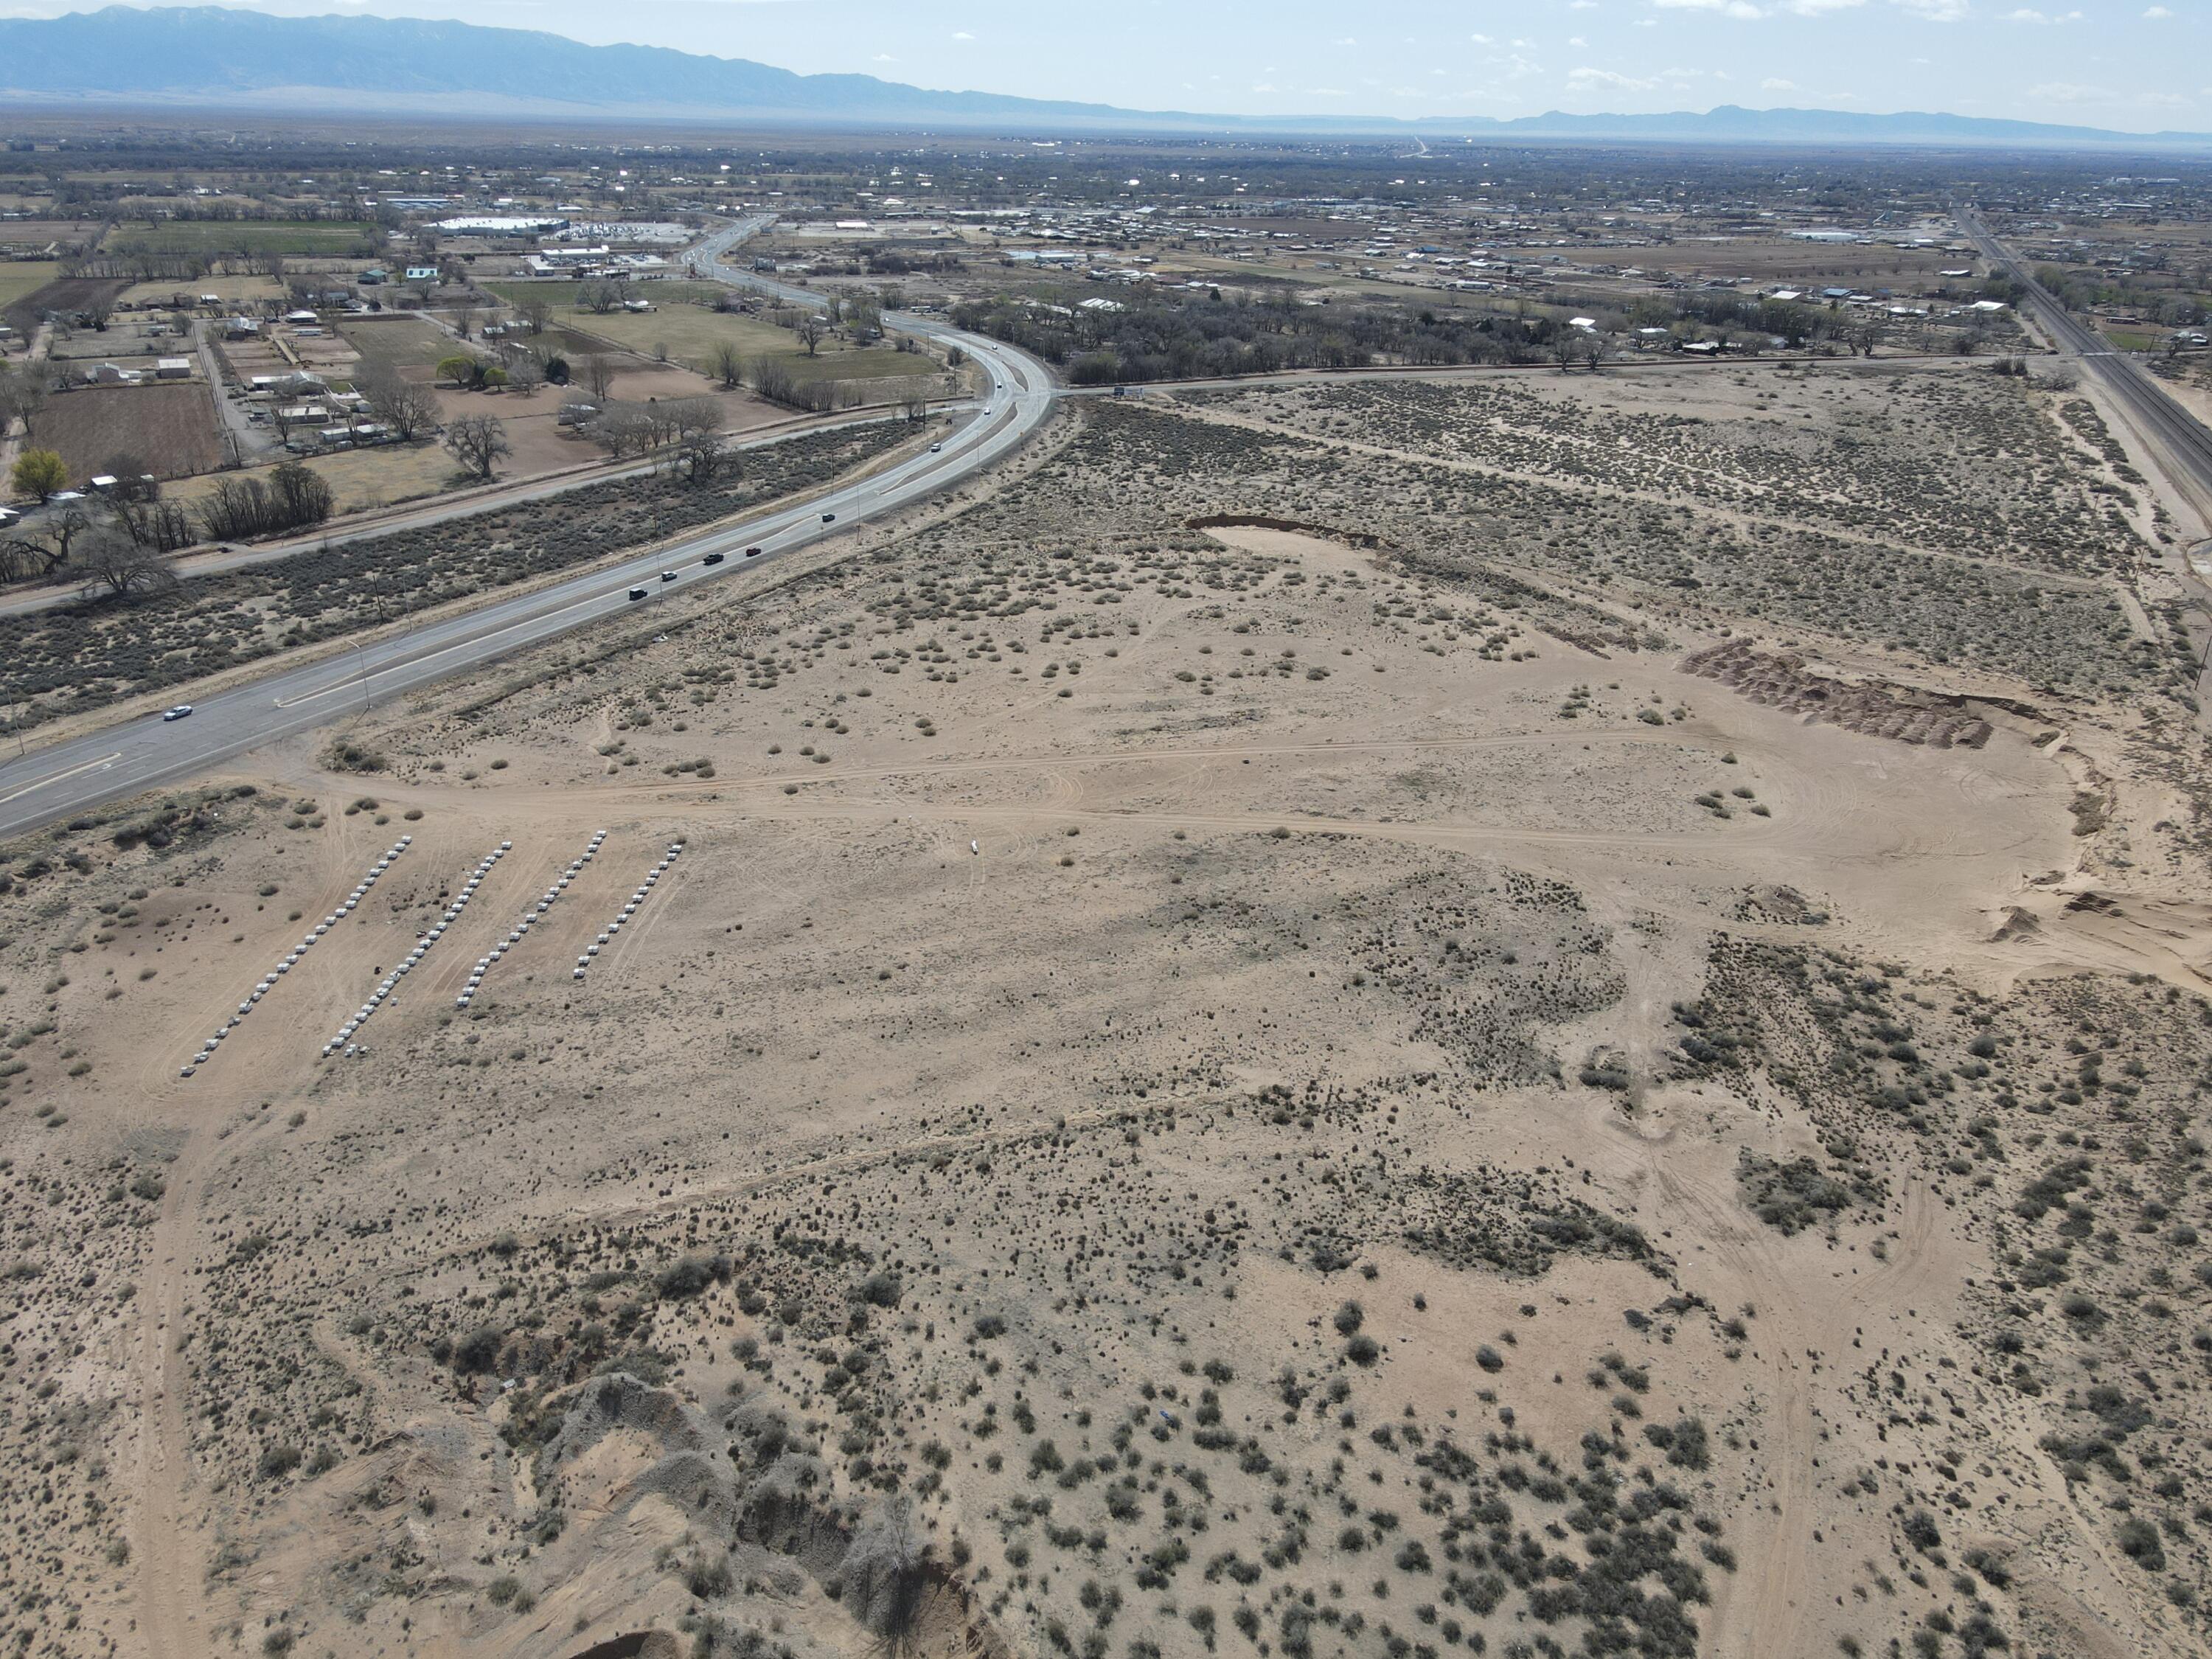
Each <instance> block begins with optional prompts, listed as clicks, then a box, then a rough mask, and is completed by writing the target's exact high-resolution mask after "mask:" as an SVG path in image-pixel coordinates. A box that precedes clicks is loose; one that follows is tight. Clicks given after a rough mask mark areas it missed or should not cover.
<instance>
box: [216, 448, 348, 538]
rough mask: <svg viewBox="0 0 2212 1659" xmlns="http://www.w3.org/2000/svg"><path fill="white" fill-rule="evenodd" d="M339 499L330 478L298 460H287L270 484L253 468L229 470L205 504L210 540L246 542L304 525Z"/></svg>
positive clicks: (319, 519)
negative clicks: (257, 474) (333, 490)
mask: <svg viewBox="0 0 2212 1659" xmlns="http://www.w3.org/2000/svg"><path fill="white" fill-rule="evenodd" d="M336 505H337V500H336V497H335V495H333V494H332V492H331V486H330V483H329V482H328V481H327V480H326V479H325V478H324V477H323V476H322V475H321V474H320V473H319V472H317V471H313V469H312V468H309V467H307V466H303V465H301V464H300V463H299V462H298V461H285V462H283V463H281V464H279V465H277V466H276V468H275V469H274V470H273V471H270V475H269V477H268V481H267V482H266V483H264V482H263V481H262V480H261V479H260V478H259V477H256V476H255V475H253V474H252V473H232V474H227V475H225V476H223V477H219V478H217V479H216V483H215V490H214V492H213V494H211V495H210V496H209V497H208V500H207V503H206V505H204V507H201V508H200V522H201V523H202V524H203V525H204V526H205V527H206V531H207V536H208V539H209V540H210V541H242V540H245V539H246V538H249V537H252V536H270V535H275V534H277V533H278V532H283V531H287V530H299V529H303V528H305V527H306V526H308V525H316V524H320V523H322V522H323V520H325V519H327V518H329V517H330V516H331V510H332V508H333V507H336Z"/></svg>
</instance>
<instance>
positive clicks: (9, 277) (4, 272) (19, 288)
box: [0, 259, 61, 314]
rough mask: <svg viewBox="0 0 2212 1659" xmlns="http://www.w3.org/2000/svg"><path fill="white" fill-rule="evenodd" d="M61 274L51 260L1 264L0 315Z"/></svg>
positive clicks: (24, 260) (15, 261)
mask: <svg viewBox="0 0 2212 1659" xmlns="http://www.w3.org/2000/svg"><path fill="white" fill-rule="evenodd" d="M60 272H61V267H60V266H59V265H58V264H54V263H52V261H51V260H42V259H12V260H9V261H7V262H5V263H0V314H5V313H7V312H8V310H9V308H10V307H13V306H14V305H15V302H16V301H19V300H21V299H24V298H26V297H27V296H28V295H32V294H34V293H36V292H37V291H38V290H39V289H42V288H44V287H45V286H46V284H47V283H51V282H52V281H53V280H54V278H55V277H56V276H58V275H59V274H60Z"/></svg>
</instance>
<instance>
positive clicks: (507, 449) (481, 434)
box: [446, 415, 514, 478]
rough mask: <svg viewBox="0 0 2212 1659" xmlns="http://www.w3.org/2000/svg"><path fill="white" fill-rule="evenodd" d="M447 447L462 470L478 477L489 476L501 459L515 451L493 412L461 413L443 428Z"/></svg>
mask: <svg viewBox="0 0 2212 1659" xmlns="http://www.w3.org/2000/svg"><path fill="white" fill-rule="evenodd" d="M446 447H447V449H448V450H450V451H451V452H452V453H453V459H455V460H457V461H459V463H460V464H461V467H462V470H463V471H466V472H467V473H469V474H470V475H471V477H477V478H489V477H491V474H492V469H493V467H495V466H496V465H498V464H499V462H500V460H501V458H502V457H504V456H507V455H512V454H513V453H514V446H513V445H512V444H510V443H509V442H507V428H505V427H504V426H501V424H500V421H499V417H498V416H495V415H464V416H461V417H460V419H459V420H458V421H455V422H453V424H452V425H451V426H449V427H447V428H446Z"/></svg>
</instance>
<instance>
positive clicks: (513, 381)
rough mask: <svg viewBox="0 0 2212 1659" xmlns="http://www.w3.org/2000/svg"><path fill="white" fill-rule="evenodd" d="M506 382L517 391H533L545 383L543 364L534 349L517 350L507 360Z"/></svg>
mask: <svg viewBox="0 0 2212 1659" xmlns="http://www.w3.org/2000/svg"><path fill="white" fill-rule="evenodd" d="M544 384H545V364H544V360H543V359H542V358H540V357H539V356H538V354H537V353H536V352H534V351H517V352H514V353H513V354H512V355H510V356H508V358H507V385H508V386H512V387H513V389H514V390H515V391H517V392H535V391H537V390H538V387H539V386H544Z"/></svg>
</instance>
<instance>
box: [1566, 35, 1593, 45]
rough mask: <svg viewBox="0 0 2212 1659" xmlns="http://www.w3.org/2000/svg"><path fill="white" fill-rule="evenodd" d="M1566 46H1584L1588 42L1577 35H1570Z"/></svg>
mask: <svg viewBox="0 0 2212 1659" xmlns="http://www.w3.org/2000/svg"><path fill="white" fill-rule="evenodd" d="M1567 44H1568V45H1569V46H1588V45H1589V41H1588V40H1584V39H1583V37H1582V36H1581V35H1579V34H1571V35H1569V36H1568V37H1567Z"/></svg>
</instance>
